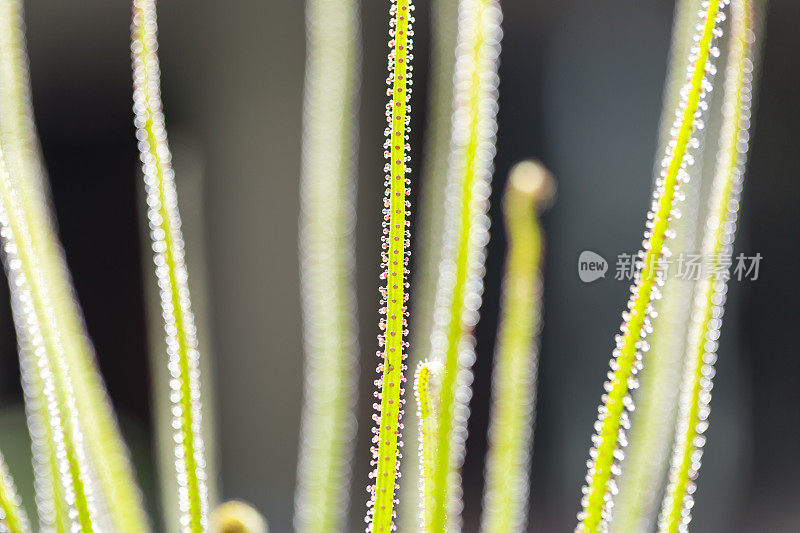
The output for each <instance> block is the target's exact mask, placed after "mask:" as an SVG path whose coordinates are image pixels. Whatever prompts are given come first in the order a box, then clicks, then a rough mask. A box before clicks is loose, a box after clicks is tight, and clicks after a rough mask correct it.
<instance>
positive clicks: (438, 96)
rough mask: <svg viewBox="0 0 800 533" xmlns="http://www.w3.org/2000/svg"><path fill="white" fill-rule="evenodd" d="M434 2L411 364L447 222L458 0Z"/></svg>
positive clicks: (426, 339)
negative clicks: (445, 218)
mask: <svg viewBox="0 0 800 533" xmlns="http://www.w3.org/2000/svg"><path fill="white" fill-rule="evenodd" d="M430 5H431V28H432V29H431V41H430V42H431V44H430V46H431V51H430V61H431V64H430V70H429V72H430V81H429V82H428V83H429V89H428V108H427V113H426V121H425V122H426V124H425V146H424V150H423V158H422V169H421V171H420V180H419V181H420V184H421V185H420V186H421V189H420V193H419V195H418V197H419V209H418V211H417V218H416V222H415V227H416V228H418V230H417V232H416V237H415V238H414V260H413V263H414V267H413V270H414V283H413V285H412V287H411V289H412V295H411V305H412V306H413V311H414V312H413V313H411V317H410V322H411V327H410V332H411V346H410V347H409V354H408V356H409V359H408V367H409V368H415V367H416V366H417V365H418V364H420V363H422V362H423V361H425V360H427V359H428V357H430V354H431V332H432V330H433V311H434V308H435V303H436V281H437V279H438V277H439V260H440V259H441V248H442V227H443V225H444V217H445V212H444V209H442V206H443V205H444V203H445V202H444V198H445V189H446V188H447V169H448V158H449V156H450V119H451V118H452V112H453V70H454V69H455V62H456V37H457V29H458V0H435V1H433V2H431V3H430ZM405 431H406V433H405V437H406V440H407V441H408V442H416V441H417V434H416V431H417V425H416V424H408V425H406V427H405ZM403 459H404V460H403V464H402V467H401V472H402V473H403V476H404V477H406V478H408V479H411V478H412V477H415V476H416V475H417V472H418V470H419V464H418V463H417V459H418V457H417V454H414V453H410V454H407V455H406V456H405V457H404V458H403ZM418 489H419V487H418V486H417V484H416V483H401V484H400V511H399V515H400V516H399V521H400V529H401V530H403V531H405V530H406V529H407V528H414V527H416V525H417V522H418V520H419V501H420V494H419V491H418Z"/></svg>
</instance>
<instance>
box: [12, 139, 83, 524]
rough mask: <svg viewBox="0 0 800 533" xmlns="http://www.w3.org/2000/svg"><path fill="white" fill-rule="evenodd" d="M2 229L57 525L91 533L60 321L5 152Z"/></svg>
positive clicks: (80, 441)
mask: <svg viewBox="0 0 800 533" xmlns="http://www.w3.org/2000/svg"><path fill="white" fill-rule="evenodd" d="M0 228H1V229H0V238H2V242H3V250H4V252H5V260H6V270H7V272H8V279H9V286H10V288H11V296H12V305H13V308H14V318H15V325H16V327H17V335H18V337H20V339H21V341H20V345H21V346H28V347H29V349H30V353H31V355H32V358H31V359H32V361H31V364H32V365H33V369H34V373H35V378H34V379H35V381H36V383H37V385H39V386H40V387H41V388H40V389H38V387H37V389H38V390H40V391H41V396H40V397H39V398H38V402H39V406H40V408H39V409H37V410H38V412H39V414H40V415H41V417H42V420H41V422H42V424H43V425H44V426H45V429H44V431H45V433H46V435H47V441H46V442H47V444H46V446H47V448H48V452H49V454H48V457H49V458H50V459H51V466H50V469H49V472H50V473H51V475H52V476H53V477H52V481H53V492H54V493H55V495H56V498H58V501H59V502H63V504H64V507H65V511H66V513H65V514H63V515H59V516H57V517H56V521H57V522H58V523H60V524H61V525H62V527H63V526H64V525H65V524H68V527H69V529H70V530H73V531H81V532H82V533H91V532H92V531H94V530H95V527H94V525H93V524H94V523H95V522H96V520H97V516H98V515H97V511H96V510H95V507H94V500H93V497H92V492H91V487H90V485H89V484H88V483H87V480H88V479H89V476H88V470H89V468H90V467H89V462H88V460H87V458H86V451H85V447H84V435H83V434H82V432H81V427H80V423H79V421H78V410H77V407H76V401H75V392H74V389H73V383H72V380H71V372H70V366H69V361H68V360H67V358H66V356H65V345H64V343H63V341H62V337H61V331H62V330H61V328H60V327H59V326H60V322H59V321H60V317H59V316H58V314H57V309H56V307H55V306H54V305H53V302H52V296H51V289H50V286H49V284H48V282H47V279H46V276H45V270H44V269H43V268H42V266H41V264H40V261H39V258H38V256H37V254H36V250H35V248H34V242H33V238H32V233H31V231H30V229H29V228H30V222H29V220H28V218H27V216H26V212H25V210H24V208H23V204H22V202H21V201H20V194H19V192H18V191H17V188H16V185H15V184H14V183H13V182H12V180H11V178H10V176H9V173H8V168H7V166H6V163H5V156H4V154H3V152H2V151H1V150H0ZM37 389H34V390H37ZM40 429H41V428H40Z"/></svg>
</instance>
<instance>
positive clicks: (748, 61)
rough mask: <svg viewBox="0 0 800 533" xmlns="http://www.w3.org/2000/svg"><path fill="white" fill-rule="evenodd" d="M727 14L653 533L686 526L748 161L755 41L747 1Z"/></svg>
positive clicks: (673, 532) (734, 0)
mask: <svg viewBox="0 0 800 533" xmlns="http://www.w3.org/2000/svg"><path fill="white" fill-rule="evenodd" d="M730 13H731V17H730V18H731V37H730V51H729V54H728V62H727V68H726V76H725V97H724V101H723V123H722V130H721V131H722V134H721V137H720V149H719V153H718V155H717V169H716V173H715V175H714V183H713V185H712V191H711V200H710V205H709V212H708V216H707V218H706V223H705V224H704V225H703V227H704V228H705V233H704V234H703V245H702V254H703V257H704V258H705V259H706V260H708V261H710V271H709V272H708V274H709V275H708V276H707V277H706V278H704V279H702V280H701V281H700V283H699V287H698V290H697V294H696V295H695V300H694V306H693V309H692V314H691V322H690V327H689V329H688V338H687V342H686V346H687V358H686V369H685V373H684V377H683V382H682V384H681V399H680V414H679V420H678V424H677V428H676V435H675V448H674V451H673V458H672V466H671V469H670V476H669V478H670V482H669V486H668V487H667V494H666V496H665V498H664V503H663V506H662V510H661V516H660V518H659V531H662V532H669V533H677V532H678V531H682V530H686V528H687V527H688V524H689V521H690V520H691V509H692V507H693V505H694V498H693V494H694V492H695V490H696V483H695V480H696V479H697V475H698V473H699V470H700V459H701V457H702V452H703V445H704V443H705V440H706V437H705V436H704V435H703V433H704V432H705V431H706V429H707V428H708V416H709V414H710V401H711V388H712V385H713V377H714V366H713V365H714V362H715V361H716V358H717V346H718V343H719V333H720V328H721V326H722V316H723V313H724V306H725V296H726V293H727V280H728V277H729V276H730V267H731V258H732V254H733V241H734V238H735V235H736V233H735V232H736V219H737V214H738V210H739V198H740V195H741V190H742V181H743V179H744V167H745V162H746V158H747V149H748V139H749V127H750V106H751V101H752V77H753V57H754V54H753V48H754V43H755V34H754V32H753V6H752V3H751V2H750V1H749V0H732V1H731V11H730Z"/></svg>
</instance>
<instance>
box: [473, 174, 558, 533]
mask: <svg viewBox="0 0 800 533" xmlns="http://www.w3.org/2000/svg"><path fill="white" fill-rule="evenodd" d="M552 190H553V184H552V178H551V177H550V176H549V173H548V172H547V170H546V169H545V168H544V167H542V165H541V164H539V163H535V162H531V161H526V162H523V163H519V164H517V165H516V166H514V168H512V169H511V173H510V175H509V179H508V184H507V186H506V193H505V197H504V202H503V205H504V215H505V223H506V235H507V236H508V240H507V242H508V252H507V254H506V262H505V273H504V276H503V288H502V301H501V307H500V326H499V328H498V332H497V341H496V342H497V349H496V352H495V362H494V372H493V374H492V397H493V402H492V408H491V412H490V416H489V421H490V422H489V451H488V455H487V458H486V474H485V476H484V479H485V480H486V488H485V492H484V498H483V516H482V521H481V531H483V532H484V533H514V532H522V531H523V530H524V529H525V523H526V521H527V516H528V493H529V482H528V478H529V475H530V474H529V470H530V468H529V467H530V456H531V444H532V438H531V437H532V435H533V413H534V409H535V402H536V367H537V354H536V335H537V333H538V331H539V330H540V328H541V316H540V315H541V291H542V287H541V285H542V282H541V262H542V253H543V243H542V233H541V228H540V227H539V220H538V214H539V208H540V207H541V205H543V204H544V203H546V202H547V201H548V200H549V199H548V198H547V197H548V196H551V194H552Z"/></svg>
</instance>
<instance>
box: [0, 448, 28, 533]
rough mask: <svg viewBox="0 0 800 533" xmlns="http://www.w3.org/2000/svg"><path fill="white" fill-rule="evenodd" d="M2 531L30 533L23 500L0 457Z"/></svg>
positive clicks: (0, 521)
mask: <svg viewBox="0 0 800 533" xmlns="http://www.w3.org/2000/svg"><path fill="white" fill-rule="evenodd" d="M0 531H4V532H7V533H30V531H31V525H30V521H29V520H28V515H27V513H25V509H24V508H23V507H22V499H21V498H20V497H19V494H17V489H16V486H15V485H14V480H13V479H12V477H11V474H10V473H9V472H8V467H7V466H6V462H5V460H4V459H3V456H2V455H0Z"/></svg>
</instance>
